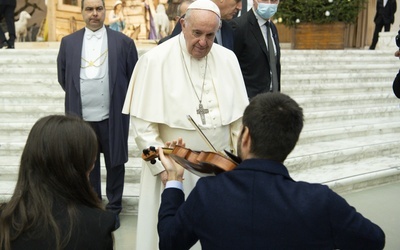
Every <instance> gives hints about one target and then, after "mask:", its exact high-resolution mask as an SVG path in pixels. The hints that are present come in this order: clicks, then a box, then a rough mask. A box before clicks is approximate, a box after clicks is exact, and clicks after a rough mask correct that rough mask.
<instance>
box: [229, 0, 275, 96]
mask: <svg viewBox="0 0 400 250" xmlns="http://www.w3.org/2000/svg"><path fill="white" fill-rule="evenodd" d="M278 4H279V0H254V1H253V8H252V9H250V10H249V11H248V12H246V13H243V14H242V15H241V16H240V17H237V18H234V19H232V21H231V22H230V24H231V26H232V29H233V34H234V40H233V44H234V48H233V52H235V54H236V56H237V58H238V60H239V64H240V68H241V70H242V74H243V78H244V82H245V85H246V90H247V94H248V97H249V99H251V98H253V97H254V96H256V95H257V94H260V93H263V92H279V91H280V89H281V86H280V80H281V63H280V56H281V52H280V45H279V37H278V31H277V29H276V26H275V25H274V23H273V22H271V17H272V16H273V15H274V14H275V13H276V11H277V10H278Z"/></svg>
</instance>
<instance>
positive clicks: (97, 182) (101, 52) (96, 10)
mask: <svg viewBox="0 0 400 250" xmlns="http://www.w3.org/2000/svg"><path fill="white" fill-rule="evenodd" d="M105 12H106V10H105V6H104V1H103V0H84V1H82V16H83V19H84V21H85V23H86V27H85V28H84V29H81V30H79V31H77V32H75V33H73V34H71V35H68V36H66V37H64V38H63V39H62V40H61V45H60V51H59V54H58V58H57V67H58V82H59V83H60V85H61V87H62V88H63V89H64V91H65V112H66V113H67V114H74V115H78V116H80V117H82V118H83V119H84V120H86V121H88V122H90V124H91V125H92V127H93V128H94V130H95V132H96V134H97V137H98V141H99V153H98V156H97V160H96V163H95V166H94V169H93V171H92V172H91V174H90V182H91V183H92V186H93V188H94V189H95V191H96V192H97V194H98V197H99V199H101V197H102V195H101V175H100V153H103V155H104V160H105V165H106V169H107V181H106V194H107V198H108V204H107V206H106V208H107V210H110V211H112V212H114V213H115V214H116V215H119V213H120V212H121V210H122V193H123V189H124V176H125V165H124V164H125V163H126V162H127V161H128V133H129V116H128V115H124V114H122V112H121V111H122V106H123V104H124V100H125V95H126V91H127V89H128V85H129V80H130V77H131V75H132V72H133V69H134V67H135V64H136V62H137V60H138V54H137V50H136V46H135V44H134V42H133V40H132V39H131V38H129V37H127V36H125V35H124V34H122V33H120V32H115V31H113V30H111V29H109V28H107V27H105V26H104V19H105ZM116 227H117V228H118V227H119V217H118V216H117V225H116Z"/></svg>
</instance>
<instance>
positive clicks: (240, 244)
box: [158, 159, 385, 250]
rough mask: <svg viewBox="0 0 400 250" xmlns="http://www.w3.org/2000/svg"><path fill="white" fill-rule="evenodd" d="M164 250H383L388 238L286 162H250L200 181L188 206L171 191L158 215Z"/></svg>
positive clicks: (163, 198) (190, 196)
mask: <svg viewBox="0 0 400 250" xmlns="http://www.w3.org/2000/svg"><path fill="white" fill-rule="evenodd" d="M158 233H159V238H160V249H161V250H168V249H171V250H172V249H173V250H179V249H189V248H190V246H192V245H193V244H194V243H195V242H196V241H197V240H200V242H201V245H202V249H203V250H210V249H215V250H224V249H226V250H228V249H229V250H234V249H238V250H243V249H246V250H251V249H307V250H309V249H318V250H321V249H353V250H354V249H382V248H383V246H384V243H385V235H384V233H383V231H382V230H381V229H380V227H379V226H377V225H375V224H374V223H372V222H371V221H369V220H368V219H366V218H364V217H363V216H362V215H361V214H360V213H358V212H356V210H355V209H354V208H353V207H351V206H350V205H349V204H348V203H347V202H346V201H345V200H344V199H343V198H341V197H340V196H339V195H337V194H336V193H335V192H333V191H332V190H330V189H329V188H328V187H327V186H324V185H320V184H309V183H305V182H295V181H294V180H292V179H291V178H290V176H289V174H288V171H287V169H286V167H285V166H284V165H282V164H281V163H278V162H275V161H270V160H262V159H251V160H245V161H243V162H242V163H241V164H240V165H238V166H237V168H236V169H234V170H233V171H230V172H225V173H222V174H219V175H217V176H215V177H203V178H200V180H199V181H198V182H197V185H196V187H195V188H194V189H193V190H192V192H191V193H190V195H189V197H188V199H187V201H186V202H185V203H184V194H183V192H182V191H181V190H179V189H176V188H168V189H165V190H164V192H163V194H162V201H161V207H160V210H159V223H158Z"/></svg>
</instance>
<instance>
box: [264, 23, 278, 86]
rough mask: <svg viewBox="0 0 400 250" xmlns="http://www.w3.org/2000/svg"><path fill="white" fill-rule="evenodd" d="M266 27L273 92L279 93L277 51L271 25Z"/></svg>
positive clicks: (268, 24)
mask: <svg viewBox="0 0 400 250" xmlns="http://www.w3.org/2000/svg"><path fill="white" fill-rule="evenodd" d="M265 26H266V27H267V41H268V52H269V67H270V69H271V78H272V88H271V89H272V92H278V89H279V88H278V73H277V72H276V58H275V50H274V43H273V42H272V38H271V27H270V23H269V22H266V23H265Z"/></svg>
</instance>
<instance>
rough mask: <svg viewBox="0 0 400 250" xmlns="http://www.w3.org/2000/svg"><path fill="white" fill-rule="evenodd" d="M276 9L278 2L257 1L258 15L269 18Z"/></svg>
mask: <svg viewBox="0 0 400 250" xmlns="http://www.w3.org/2000/svg"><path fill="white" fill-rule="evenodd" d="M257 3H258V2H257ZM277 10H278V4H272V3H258V7H257V10H256V12H257V14H258V15H259V16H260V17H262V18H264V19H269V18H270V17H272V16H273V15H274V14H275V13H276V11H277Z"/></svg>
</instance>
